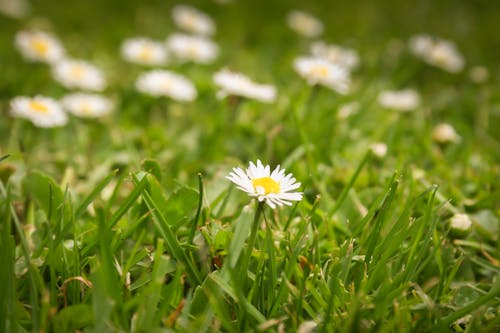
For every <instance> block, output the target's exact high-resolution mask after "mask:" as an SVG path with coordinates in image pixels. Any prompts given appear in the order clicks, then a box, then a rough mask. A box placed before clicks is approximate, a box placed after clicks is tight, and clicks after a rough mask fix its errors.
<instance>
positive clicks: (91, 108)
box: [61, 93, 113, 118]
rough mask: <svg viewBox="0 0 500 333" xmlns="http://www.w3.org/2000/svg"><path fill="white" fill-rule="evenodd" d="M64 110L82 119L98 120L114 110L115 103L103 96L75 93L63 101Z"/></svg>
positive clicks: (65, 97)
mask: <svg viewBox="0 0 500 333" xmlns="http://www.w3.org/2000/svg"><path fill="white" fill-rule="evenodd" d="M61 105H62V106H63V108H64V109H66V110H68V111H69V112H71V113H72V114H74V115H75V116H77V117H81V118H98V117H102V116H105V115H107V114H108V113H110V112H111V110H112V109H113V102H112V101H111V100H110V99H109V98H107V97H104V96H102V95H97V94H86V93H73V94H68V95H66V96H64V97H63V98H62V99H61Z"/></svg>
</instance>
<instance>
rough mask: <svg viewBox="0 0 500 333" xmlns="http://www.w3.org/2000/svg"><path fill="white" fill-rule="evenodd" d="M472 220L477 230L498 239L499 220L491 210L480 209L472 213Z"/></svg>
mask: <svg viewBox="0 0 500 333" xmlns="http://www.w3.org/2000/svg"><path fill="white" fill-rule="evenodd" d="M472 218H473V221H474V222H475V225H476V227H477V229H478V231H479V232H480V233H481V234H482V235H483V236H484V237H486V238H488V239H490V240H492V241H496V240H498V231H499V220H498V218H497V217H496V216H495V214H493V213H492V212H491V210H481V211H479V212H477V213H475V214H472Z"/></svg>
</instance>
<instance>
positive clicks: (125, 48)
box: [121, 37, 168, 65]
mask: <svg viewBox="0 0 500 333" xmlns="http://www.w3.org/2000/svg"><path fill="white" fill-rule="evenodd" d="M121 54H122V57H123V59H125V60H127V61H129V62H132V63H135V64H139V65H163V64H165V62H166V61H167V58H168V55H167V50H166V49H165V47H164V45H163V43H161V42H157V41H154V40H152V39H149V38H146V37H135V38H129V39H126V40H124V41H123V43H122V47H121Z"/></svg>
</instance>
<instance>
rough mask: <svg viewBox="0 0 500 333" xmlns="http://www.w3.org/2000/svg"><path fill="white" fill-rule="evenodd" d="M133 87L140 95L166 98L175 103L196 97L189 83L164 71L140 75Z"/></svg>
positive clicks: (192, 86) (176, 75)
mask: <svg viewBox="0 0 500 333" xmlns="http://www.w3.org/2000/svg"><path fill="white" fill-rule="evenodd" d="M135 86H136V88H137V90H139V91H140V92H142V93H145V94H148V95H151V96H155V97H160V96H166V97H170V98H172V99H175V100H177V101H192V100H194V99H195V98H196V96H197V92H196V88H195V87H194V85H193V84H192V83H191V81H189V80H188V79H187V78H185V77H184V76H182V75H179V74H175V73H173V72H170V71H166V70H153V71H149V72H146V73H143V74H141V75H140V76H139V78H138V79H137V81H136V82H135Z"/></svg>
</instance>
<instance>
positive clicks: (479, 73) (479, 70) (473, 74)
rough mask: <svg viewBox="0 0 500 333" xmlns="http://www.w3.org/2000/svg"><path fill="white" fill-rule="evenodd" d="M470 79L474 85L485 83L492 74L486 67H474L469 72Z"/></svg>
mask: <svg viewBox="0 0 500 333" xmlns="http://www.w3.org/2000/svg"><path fill="white" fill-rule="evenodd" d="M469 77H470V79H471V80H472V82H474V83H483V82H486V80H488V78H489V77H490V73H489V72H488V69H487V68H486V67H483V66H474V67H472V68H471V69H470V70H469Z"/></svg>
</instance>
